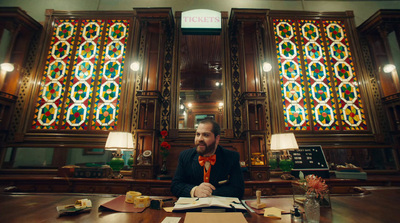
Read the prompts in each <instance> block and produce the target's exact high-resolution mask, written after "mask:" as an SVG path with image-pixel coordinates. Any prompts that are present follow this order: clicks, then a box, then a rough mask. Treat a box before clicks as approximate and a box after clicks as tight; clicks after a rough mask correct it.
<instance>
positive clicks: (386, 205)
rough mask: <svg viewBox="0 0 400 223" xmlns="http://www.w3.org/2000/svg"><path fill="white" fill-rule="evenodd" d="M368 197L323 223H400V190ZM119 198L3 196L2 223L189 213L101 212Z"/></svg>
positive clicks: (282, 201)
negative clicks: (73, 208)
mask: <svg viewBox="0 0 400 223" xmlns="http://www.w3.org/2000/svg"><path fill="white" fill-rule="evenodd" d="M368 189H369V191H370V192H371V193H370V194H367V195H362V196H360V195H357V196H355V195H353V196H351V195H350V196H349V195H346V196H345V195H340V196H335V195H331V204H332V208H331V209H329V208H322V209H321V221H320V222H321V223H325V222H335V223H336V222H337V223H353V222H354V223H356V222H357V223H359V222H366V223H375V222H379V223H382V222H384V223H385V222H388V223H389V222H390V223H392V222H399V219H400V211H399V205H398V202H399V200H400V188H398V187H386V188H368ZM116 196H118V195H104V194H40V193H33V194H32V193H1V194H0V222H16V223H21V222H51V223H53V222H85V223H87V222H96V223H101V222H105V223H112V222H118V223H124V222H135V223H136V222H140V223H159V222H161V221H162V220H163V219H164V218H165V217H166V216H175V217H182V218H181V220H180V223H183V222H184V217H185V213H166V212H165V211H163V210H153V209H149V208H147V209H146V210H145V211H144V212H143V213H119V212H109V211H103V212H101V211H99V210H98V207H99V206H100V205H101V204H104V203H105V202H107V201H110V200H112V199H114V198H115V197H116ZM82 198H88V199H90V200H92V203H93V208H92V210H91V212H90V213H82V214H79V215H75V216H63V217H58V213H57V211H56V206H59V205H64V204H72V203H74V202H75V201H76V200H78V199H82ZM262 199H271V200H273V201H274V203H276V205H277V206H278V205H279V206H280V207H283V208H284V209H287V210H289V209H290V208H292V203H293V199H292V197H291V196H288V195H282V196H273V197H262ZM271 200H269V201H271ZM246 220H247V221H248V222H250V223H256V222H257V223H258V222H260V223H262V222H267V223H268V222H273V223H286V222H290V215H283V217H282V219H281V220H275V219H267V218H264V217H263V216H261V215H257V214H255V213H251V217H247V218H246Z"/></svg>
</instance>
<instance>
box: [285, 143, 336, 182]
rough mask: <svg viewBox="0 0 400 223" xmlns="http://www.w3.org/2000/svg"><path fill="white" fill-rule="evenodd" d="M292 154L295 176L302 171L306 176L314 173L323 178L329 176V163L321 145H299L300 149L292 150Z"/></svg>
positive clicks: (293, 173)
mask: <svg viewBox="0 0 400 223" xmlns="http://www.w3.org/2000/svg"><path fill="white" fill-rule="evenodd" d="M290 154H291V155H292V158H293V162H294V167H293V169H292V173H291V174H292V175H293V176H295V177H297V178H298V177H299V173H300V171H302V172H303V173H304V176H307V175H309V174H314V175H317V176H319V177H322V178H329V165H328V163H327V162H326V158H325V155H324V151H323V150H322V148H321V146H320V145H315V146H299V149H298V150H295V151H290Z"/></svg>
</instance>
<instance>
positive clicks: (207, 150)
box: [196, 141, 215, 156]
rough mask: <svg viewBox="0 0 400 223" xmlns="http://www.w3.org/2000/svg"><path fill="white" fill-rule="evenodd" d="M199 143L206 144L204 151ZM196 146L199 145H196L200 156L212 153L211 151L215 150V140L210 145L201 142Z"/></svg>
mask: <svg viewBox="0 0 400 223" xmlns="http://www.w3.org/2000/svg"><path fill="white" fill-rule="evenodd" d="M199 145H204V146H205V149H204V151H202V150H201V149H200V148H199ZM196 146H197V147H196V151H197V153H198V154H199V155H200V156H204V155H206V154H209V153H211V152H214V149H215V141H214V142H212V143H211V144H210V145H207V144H206V143H204V142H201V143H198V144H197V145H196Z"/></svg>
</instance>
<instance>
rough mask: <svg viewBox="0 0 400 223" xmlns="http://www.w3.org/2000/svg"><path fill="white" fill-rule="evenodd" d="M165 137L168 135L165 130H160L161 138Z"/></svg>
mask: <svg viewBox="0 0 400 223" xmlns="http://www.w3.org/2000/svg"><path fill="white" fill-rule="evenodd" d="M167 135H168V132H167V131H166V130H162V131H161V136H162V137H163V138H165V137H166V136H167Z"/></svg>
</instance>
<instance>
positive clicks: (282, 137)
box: [271, 133, 299, 151]
mask: <svg viewBox="0 0 400 223" xmlns="http://www.w3.org/2000/svg"><path fill="white" fill-rule="evenodd" d="M296 149H299V145H297V142H296V138H295V137H294V134H293V133H279V134H272V138H271V150H272V151H274V150H275V151H278V150H296Z"/></svg>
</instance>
